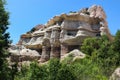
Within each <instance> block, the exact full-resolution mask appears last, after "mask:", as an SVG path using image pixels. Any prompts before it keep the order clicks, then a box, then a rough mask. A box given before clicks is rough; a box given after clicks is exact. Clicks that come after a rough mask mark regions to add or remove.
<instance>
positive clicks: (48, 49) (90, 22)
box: [10, 5, 112, 62]
mask: <svg viewBox="0 0 120 80" xmlns="http://www.w3.org/2000/svg"><path fill="white" fill-rule="evenodd" d="M104 34H106V35H107V36H108V37H109V38H110V39H111V40H112V37H111V35H110V32H109V29H108V25H107V21H106V15H105V12H104V10H103V9H102V7H101V6H96V5H93V6H92V7H90V8H84V9H82V10H80V11H78V12H70V13H69V14H61V15H59V16H55V17H53V18H52V19H50V20H49V21H48V22H47V24H45V25H38V26H37V29H36V30H32V31H30V32H27V33H26V34H23V35H21V38H20V41H19V43H18V45H19V46H23V47H24V49H21V50H22V51H23V50H26V49H28V50H30V51H31V53H33V54H34V52H32V51H33V50H34V51H36V52H38V53H39V56H40V58H39V61H40V62H45V61H47V60H49V59H50V58H61V57H62V56H64V55H65V54H67V53H68V52H70V51H72V50H74V49H79V47H80V46H81V44H82V42H83V40H84V39H85V38H87V37H100V36H101V35H104ZM19 48H20V47H19ZM21 50H19V51H18V52H17V51H16V54H18V53H19V52H21ZM10 51H11V52H12V51H13V52H14V51H15V49H14V50H12V49H11V50H10ZM14 53H15V52H14ZM25 54H26V53H25Z"/></svg>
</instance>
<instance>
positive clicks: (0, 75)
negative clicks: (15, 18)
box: [0, 0, 10, 80]
mask: <svg viewBox="0 0 120 80" xmlns="http://www.w3.org/2000/svg"><path fill="white" fill-rule="evenodd" d="M4 5H5V0H0V80H7V79H8V78H9V77H10V76H9V74H10V72H9V70H10V68H8V65H7V61H6V57H7V48H8V44H9V33H7V32H6V30H7V29H8V25H9V22H8V19H9V15H8V12H7V11H6V10H5V8H4Z"/></svg>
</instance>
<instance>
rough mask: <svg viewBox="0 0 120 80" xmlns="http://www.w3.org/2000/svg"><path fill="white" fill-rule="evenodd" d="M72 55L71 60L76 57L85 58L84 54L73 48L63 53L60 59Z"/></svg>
mask: <svg viewBox="0 0 120 80" xmlns="http://www.w3.org/2000/svg"><path fill="white" fill-rule="evenodd" d="M69 56H70V57H72V58H73V60H72V61H75V60H76V59H82V58H85V54H84V53H82V52H81V51H79V50H78V49H74V50H73V51H71V52H69V53H68V54H65V55H64V56H62V57H61V60H64V59H65V58H67V57H69Z"/></svg>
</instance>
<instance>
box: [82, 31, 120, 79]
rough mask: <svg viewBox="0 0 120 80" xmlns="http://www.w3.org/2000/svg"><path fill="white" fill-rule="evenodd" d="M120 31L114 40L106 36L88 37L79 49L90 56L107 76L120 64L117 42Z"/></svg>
mask: <svg viewBox="0 0 120 80" xmlns="http://www.w3.org/2000/svg"><path fill="white" fill-rule="evenodd" d="M119 39H120V31H118V32H117V34H116V36H115V41H114V42H110V41H109V39H108V38H107V36H105V35H104V36H102V37H101V38H88V39H86V40H85V41H84V42H83V45H82V47H81V50H82V51H83V52H84V53H86V54H87V55H89V56H90V59H91V60H92V61H94V62H96V64H98V65H99V66H101V69H102V70H103V72H104V75H106V76H107V77H109V76H110V75H111V74H112V73H113V71H114V69H115V68H116V67H118V66H120V53H119V47H118V45H120V42H119Z"/></svg>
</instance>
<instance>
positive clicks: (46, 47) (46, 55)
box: [40, 38, 51, 62]
mask: <svg viewBox="0 0 120 80" xmlns="http://www.w3.org/2000/svg"><path fill="white" fill-rule="evenodd" d="M42 45H43V46H42V55H41V59H40V62H45V61H48V60H49V59H50V49H51V48H50V40H49V39H48V38H44V39H43V43H42Z"/></svg>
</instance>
